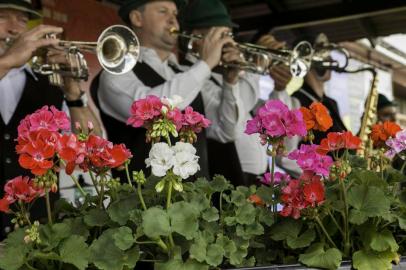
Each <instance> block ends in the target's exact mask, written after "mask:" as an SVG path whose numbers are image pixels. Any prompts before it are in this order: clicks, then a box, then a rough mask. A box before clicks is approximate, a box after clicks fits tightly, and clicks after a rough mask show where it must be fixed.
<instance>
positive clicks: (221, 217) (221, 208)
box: [210, 191, 223, 225]
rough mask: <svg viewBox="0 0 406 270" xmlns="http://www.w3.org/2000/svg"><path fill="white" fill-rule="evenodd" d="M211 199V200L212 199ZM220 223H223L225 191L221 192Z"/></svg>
mask: <svg viewBox="0 0 406 270" xmlns="http://www.w3.org/2000/svg"><path fill="white" fill-rule="evenodd" d="M210 201H211V200H210ZM219 207H220V225H223V191H222V192H220V203H219Z"/></svg>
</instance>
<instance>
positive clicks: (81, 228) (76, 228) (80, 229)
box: [62, 217, 90, 239]
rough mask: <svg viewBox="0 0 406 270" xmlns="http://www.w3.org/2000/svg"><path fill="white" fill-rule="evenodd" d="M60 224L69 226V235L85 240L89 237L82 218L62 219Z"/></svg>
mask: <svg viewBox="0 0 406 270" xmlns="http://www.w3.org/2000/svg"><path fill="white" fill-rule="evenodd" d="M62 223H64V224H66V225H68V226H69V228H70V230H71V234H75V235H80V236H83V237H84V238H85V239H87V238H88V237H89V235H90V233H89V230H88V229H87V226H86V224H85V223H84V221H83V218H82V217H77V218H67V219H64V220H63V222H62Z"/></svg>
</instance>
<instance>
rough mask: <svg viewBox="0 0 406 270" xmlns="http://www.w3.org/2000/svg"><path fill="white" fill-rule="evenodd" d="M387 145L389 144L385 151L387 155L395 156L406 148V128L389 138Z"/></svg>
mask: <svg viewBox="0 0 406 270" xmlns="http://www.w3.org/2000/svg"><path fill="white" fill-rule="evenodd" d="M386 145H387V146H389V150H388V151H387V152H386V153H385V155H386V156H387V157H389V158H394V157H395V155H396V154H401V153H402V152H403V151H404V150H406V130H402V131H399V132H398V133H396V135H395V137H394V138H389V139H388V140H387V141H386Z"/></svg>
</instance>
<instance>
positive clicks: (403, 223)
mask: <svg viewBox="0 0 406 270" xmlns="http://www.w3.org/2000/svg"><path fill="white" fill-rule="evenodd" d="M397 218H398V222H399V227H400V228H401V229H402V230H406V217H405V216H400V217H397Z"/></svg>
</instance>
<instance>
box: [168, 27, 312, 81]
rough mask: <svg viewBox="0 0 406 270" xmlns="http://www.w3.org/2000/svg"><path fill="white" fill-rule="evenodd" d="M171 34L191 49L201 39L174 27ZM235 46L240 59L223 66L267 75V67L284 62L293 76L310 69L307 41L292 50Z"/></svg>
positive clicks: (309, 48) (310, 59) (244, 45)
mask: <svg viewBox="0 0 406 270" xmlns="http://www.w3.org/2000/svg"><path fill="white" fill-rule="evenodd" d="M170 33H171V34H175V35H177V36H179V37H181V38H186V39H188V40H189V42H188V45H187V49H188V50H192V49H193V42H194V41H195V40H201V39H203V38H204V37H203V36H202V35H195V34H187V33H185V32H181V31H179V30H178V29H176V28H172V29H170ZM236 46H237V48H238V49H239V51H240V54H241V58H242V60H241V61H238V62H233V63H224V62H221V63H220V65H222V66H224V67H235V68H239V69H242V70H245V71H247V72H251V73H256V74H261V75H267V74H269V69H270V68H271V67H273V66H275V65H278V64H285V65H287V66H289V67H290V72H291V74H292V76H294V77H304V76H305V75H306V74H307V72H308V71H309V70H310V66H311V61H312V56H313V53H314V50H313V48H312V46H311V44H310V43H309V42H307V41H302V42H300V43H299V44H297V45H296V46H295V47H294V48H293V50H287V49H282V50H275V49H269V48H267V47H263V46H258V45H254V44H250V43H237V45H236ZM197 57H198V56H197Z"/></svg>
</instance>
